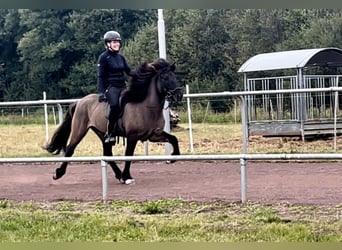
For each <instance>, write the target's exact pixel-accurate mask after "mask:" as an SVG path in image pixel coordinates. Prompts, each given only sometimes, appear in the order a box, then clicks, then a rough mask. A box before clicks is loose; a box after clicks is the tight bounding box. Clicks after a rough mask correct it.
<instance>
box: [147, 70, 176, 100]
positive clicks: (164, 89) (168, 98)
mask: <svg viewBox="0 0 342 250" xmlns="http://www.w3.org/2000/svg"><path fill="white" fill-rule="evenodd" d="M149 67H150V68H152V69H153V71H154V72H155V73H156V75H160V74H161V73H163V72H167V71H171V66H167V67H166V68H162V69H159V70H157V69H156V68H155V67H154V65H153V64H152V63H150V64H149ZM161 87H162V91H163V92H164V93H166V94H165V98H166V100H170V99H171V97H173V96H174V95H175V92H176V91H178V90H181V89H182V88H181V87H176V88H174V89H171V90H170V89H166V88H165V87H164V85H161Z"/></svg>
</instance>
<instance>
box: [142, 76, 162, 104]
mask: <svg viewBox="0 0 342 250" xmlns="http://www.w3.org/2000/svg"><path fill="white" fill-rule="evenodd" d="M164 101H165V97H163V96H161V95H160V93H159V90H158V83H157V82H156V78H153V79H152V82H151V83H150V85H149V88H148V91H147V97H146V99H145V100H144V104H145V105H147V106H150V107H161V108H162V107H163V104H164Z"/></svg>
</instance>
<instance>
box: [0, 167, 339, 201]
mask: <svg viewBox="0 0 342 250" xmlns="http://www.w3.org/2000/svg"><path fill="white" fill-rule="evenodd" d="M120 165H122V163H120ZM58 166H59V164H57V163H56V164H35V165H26V164H0V199H8V200H14V201H30V200H33V201H59V200H72V201H75V200H77V201H98V200H101V199H102V181H101V169H100V164H99V163H96V164H90V163H88V164H78V163H71V164H70V165H69V167H68V170H67V173H66V175H65V176H64V177H63V178H62V179H60V180H58V181H54V180H52V175H53V173H54V171H55V168H56V167H58ZM131 171H132V172H131V173H132V176H133V177H134V178H135V180H136V184H135V185H123V184H120V183H119V182H118V181H117V180H116V179H114V175H113V173H112V171H111V169H110V167H108V198H109V200H135V201H146V200H157V199H166V198H181V199H184V200H196V201H216V200H224V201H231V202H238V201H240V199H241V187H240V164H239V163H238V162H217V163H204V162H187V161H183V162H176V163H174V164H165V163H162V162H146V163H142V162H135V163H133V165H132V168H131ZM247 199H248V200H250V201H254V202H262V203H267V204H276V203H291V204H333V205H334V204H341V203H342V165H341V164H340V163H261V162H257V163H255V162H248V164H247Z"/></svg>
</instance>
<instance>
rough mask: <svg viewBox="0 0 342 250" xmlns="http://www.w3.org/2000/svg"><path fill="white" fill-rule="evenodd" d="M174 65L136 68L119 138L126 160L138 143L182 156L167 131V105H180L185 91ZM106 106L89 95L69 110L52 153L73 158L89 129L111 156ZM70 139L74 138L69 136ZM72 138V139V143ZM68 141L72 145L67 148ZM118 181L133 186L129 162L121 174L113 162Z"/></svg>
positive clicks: (61, 172)
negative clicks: (161, 146)
mask: <svg viewBox="0 0 342 250" xmlns="http://www.w3.org/2000/svg"><path fill="white" fill-rule="evenodd" d="M174 71H175V65H174V64H171V63H169V62H168V61H166V60H165V59H158V60H156V61H155V62H153V63H151V64H149V63H143V64H142V65H141V66H140V67H138V68H137V70H136V74H135V75H134V76H133V78H132V79H131V82H130V85H129V88H128V90H127V92H125V95H124V100H125V101H124V102H125V103H127V104H126V105H125V106H124V107H123V113H122V114H121V116H120V118H119V119H118V131H117V134H116V136H123V137H126V139H127V140H126V141H127V142H126V150H125V156H132V155H133V154H134V150H135V147H136V144H137V142H138V141H139V140H140V141H146V140H149V141H151V142H169V143H170V144H171V145H172V147H173V152H172V155H179V154H180V152H179V145H178V139H177V138H176V137H175V136H174V135H171V134H169V133H167V132H165V131H164V124H165V120H164V116H163V108H164V102H165V100H166V99H168V101H169V102H173V101H175V102H179V101H181V99H182V91H181V88H180V86H179V84H178V81H177V80H176V75H175V72H174ZM106 105H107V104H106V103H104V102H99V95H98V94H90V95H87V96H85V97H83V98H82V99H80V100H79V101H77V102H76V103H73V104H71V105H70V106H69V109H68V112H67V114H66V117H65V119H64V122H63V123H62V124H61V125H60V126H59V127H58V128H57V130H56V131H55V133H54V134H53V136H52V138H51V141H50V143H49V144H48V145H46V146H45V149H46V150H47V151H48V152H50V153H55V154H57V153H59V152H60V151H61V150H63V151H65V155H64V156H65V157H70V156H72V155H73V153H74V150H75V148H76V146H77V145H78V144H79V143H80V141H81V140H82V139H83V137H84V136H85V135H86V134H87V132H88V130H89V129H92V130H93V131H94V132H95V134H96V135H97V136H98V137H99V138H100V140H101V142H102V146H103V155H104V156H112V155H113V152H112V145H110V144H108V143H105V141H104V140H105V134H106V131H107V125H106V124H107V119H106ZM70 135H71V136H70ZM69 136H70V139H69ZM68 140H69V144H67V142H68ZM109 164H110V165H111V167H112V169H113V171H114V173H115V176H116V178H117V179H118V180H119V181H120V182H123V183H126V184H130V183H134V179H133V178H132V176H131V174H130V165H131V162H130V161H126V162H125V167H124V170H123V171H121V170H120V168H119V167H118V166H117V165H116V163H115V162H114V161H110V162H109ZM67 165H68V162H63V163H62V165H61V166H60V167H59V168H57V169H56V173H55V175H54V176H53V178H54V179H59V178H61V177H62V176H63V175H64V174H65V172H66V168H67Z"/></svg>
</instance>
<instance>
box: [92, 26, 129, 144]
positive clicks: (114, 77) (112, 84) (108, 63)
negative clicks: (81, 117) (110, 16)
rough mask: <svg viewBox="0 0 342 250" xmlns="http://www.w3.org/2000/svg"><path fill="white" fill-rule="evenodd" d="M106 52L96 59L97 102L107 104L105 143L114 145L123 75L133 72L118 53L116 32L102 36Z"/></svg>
mask: <svg viewBox="0 0 342 250" xmlns="http://www.w3.org/2000/svg"><path fill="white" fill-rule="evenodd" d="M103 39H104V44H105V48H106V50H105V51H104V52H103V53H102V54H101V55H100V56H99V58H98V64H97V66H98V70H97V71H98V73H97V85H98V90H99V92H100V97H99V101H100V102H101V101H105V100H107V101H108V102H109V106H110V109H109V114H108V117H107V118H108V123H107V132H106V134H105V143H109V144H112V145H114V144H115V142H116V141H115V137H114V136H113V135H112V134H113V132H114V127H115V124H116V122H117V120H118V118H119V112H120V110H119V97H120V93H121V91H122V90H123V89H125V88H126V78H125V74H124V73H126V74H127V75H132V74H133V71H132V70H131V68H130V66H129V65H128V64H127V61H126V58H125V57H124V56H123V55H122V54H120V53H119V51H120V47H121V36H120V34H119V33H118V32H117V31H112V30H111V31H108V32H106V33H105V34H104V37H103Z"/></svg>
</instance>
